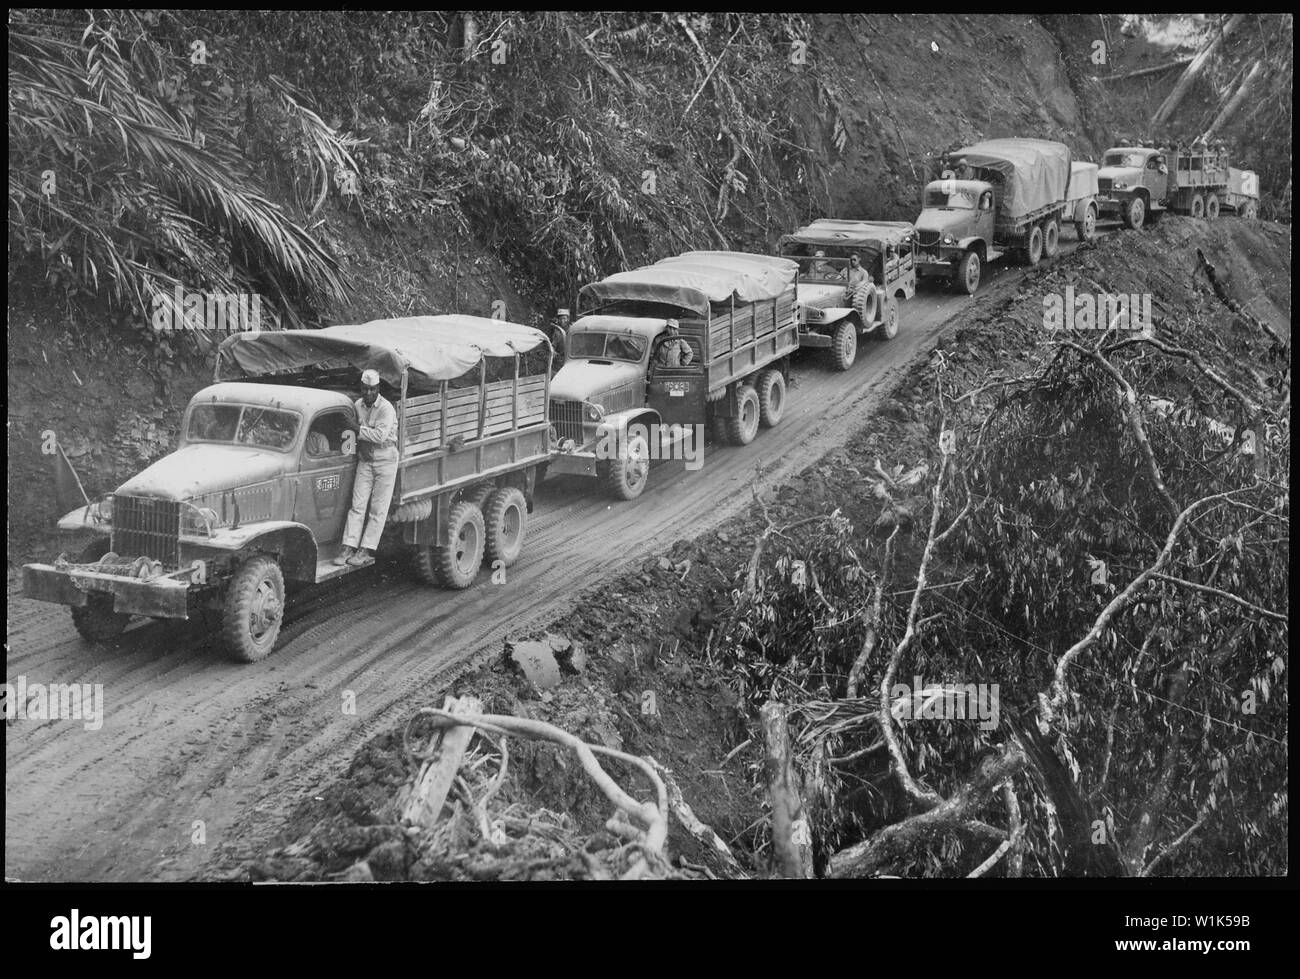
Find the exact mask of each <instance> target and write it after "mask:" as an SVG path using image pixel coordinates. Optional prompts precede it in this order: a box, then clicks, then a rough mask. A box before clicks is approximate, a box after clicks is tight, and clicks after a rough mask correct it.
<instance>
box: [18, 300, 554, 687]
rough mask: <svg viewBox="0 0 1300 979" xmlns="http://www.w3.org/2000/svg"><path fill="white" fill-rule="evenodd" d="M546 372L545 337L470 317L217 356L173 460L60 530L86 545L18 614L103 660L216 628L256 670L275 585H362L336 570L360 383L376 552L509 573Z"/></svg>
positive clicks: (46, 570)
mask: <svg viewBox="0 0 1300 979" xmlns="http://www.w3.org/2000/svg"><path fill="white" fill-rule="evenodd" d="M550 364H551V346H550V342H549V341H548V340H547V339H546V337H545V335H544V334H542V333H541V332H539V331H537V330H534V329H531V328H529V327H526V326H518V325H516V324H513V323H506V322H501V321H498V320H490V319H483V318H481V317H475V316H415V317H407V318H403V319H390V320H376V321H373V322H370V323H365V324H362V325H359V326H333V327H328V328H326V329H321V330H287V331H283V332H251V333H240V334H236V335H234V336H232V337H229V338H228V339H227V340H225V341H224V342H223V343H222V345H221V347H220V348H219V349H218V352H217V362H216V370H215V377H214V380H215V383H214V384H212V385H210V386H209V387H206V388H204V389H203V390H201V391H199V392H198V394H196V395H194V397H193V398H192V399H191V401H190V403H189V407H188V408H187V409H186V411H185V416H184V419H183V421H182V423H181V438H180V446H179V447H178V448H177V449H176V451H175V452H173V453H171V454H170V455H168V456H165V457H164V458H162V459H160V460H159V461H158V462H156V463H154V464H153V465H152V466H150V467H148V468H147V469H145V470H144V471H143V472H141V473H140V474H139V475H136V476H134V477H132V478H131V479H129V480H127V481H126V482H125V483H123V484H122V485H121V486H119V487H118V488H117V490H116V491H115V492H114V493H112V494H111V495H110V496H108V497H106V498H104V499H102V500H100V501H98V502H96V503H92V504H88V505H87V506H84V507H81V508H79V509H77V510H74V511H73V512H71V513H69V514H67V515H66V516H64V517H63V518H62V519H61V520H60V521H59V528H60V529H61V530H64V531H68V532H76V533H84V532H87V531H89V532H90V533H92V534H93V535H95V536H96V538H97V539H96V540H95V542H94V543H92V544H91V545H90V546H89V547H88V548H87V549H86V550H85V551H84V552H83V553H82V554H81V555H80V556H78V557H76V558H75V559H69V558H68V557H67V556H65V555H60V557H59V558H58V559H57V560H56V561H55V562H54V563H53V564H29V565H27V566H25V567H24V568H23V591H24V594H25V595H26V596H27V597H29V598H34V599H38V600H41V601H46V602H55V603H58V604H62V605H67V606H70V607H71V610H72V621H73V624H74V625H75V626H76V628H77V631H78V632H80V633H81V635H82V636H83V637H85V638H86V639H90V640H96V641H98V640H105V639H111V638H113V637H115V636H118V635H120V634H121V633H122V632H123V631H124V630H125V629H126V627H127V625H128V623H129V622H130V620H131V618H132V616H149V617H152V618H156V619H188V618H191V617H192V616H196V615H201V614H206V613H212V614H213V615H215V616H217V617H218V618H219V620H220V631H221V637H222V640H223V642H224V645H225V648H226V649H227V651H228V652H229V654H230V655H231V656H232V657H233V658H234V659H236V660H240V661H243V662H254V661H256V660H260V659H263V658H264V657H266V656H267V655H269V654H270V653H271V651H272V650H273V649H274V648H275V645H276V641H277V639H278V638H279V634H280V627H281V624H282V622H283V619H284V608H285V585H286V582H297V583H302V584H308V585H311V584H317V583H320V582H324V581H327V580H329V579H331V578H337V577H340V576H341V575H345V574H350V573H353V572H355V571H357V570H359V568H358V567H354V566H349V565H343V566H339V565H335V564H334V563H333V558H334V557H335V556H337V554H338V553H339V550H340V545H341V541H342V536H343V525H344V521H345V520H346V518H347V512H348V509H349V506H350V504H351V500H352V483H353V478H354V475H355V472H356V462H357V456H356V447H357V431H358V420H357V415H356V409H355V407H354V399H355V397H356V394H357V392H358V390H359V382H360V375H361V372H362V371H364V370H367V369H373V370H375V371H377V372H378V373H379V376H380V379H381V385H382V386H381V393H382V394H383V396H384V397H385V398H387V399H389V400H390V401H392V402H393V404H394V406H395V408H396V409H397V418H398V434H397V447H398V452H399V461H398V469H397V484H396V488H395V490H394V492H393V501H392V506H391V510H390V512H389V517H388V523H387V525H386V526H385V532H384V536H385V538H386V540H387V541H388V542H394V543H397V544H398V545H399V546H404V547H405V548H406V549H407V550H408V551H409V552H410V554H411V559H412V567H413V570H414V573H415V575H416V576H417V577H418V578H420V579H421V580H423V581H425V582H428V583H430V584H438V585H442V586H445V587H450V588H465V587H468V586H469V585H470V584H471V583H472V582H473V581H474V578H475V575H476V574H477V572H478V570H479V567H480V565H481V564H482V563H483V561H484V559H485V558H486V559H488V560H490V561H492V562H501V563H502V564H503V565H510V564H512V563H513V562H514V561H515V560H516V559H517V558H518V557H519V554H520V551H521V550H522V547H523V541H524V534H525V532H526V528H527V520H528V513H529V512H530V511H531V509H532V497H533V489H534V486H535V484H536V481H537V475H538V470H539V469H540V468H542V467H544V466H545V464H546V462H547V458H548V455H549V451H550V450H549V444H548V432H547V424H548V423H547V419H546V403H547V395H548V388H549V378H550ZM366 563H373V559H371V560H370V561H367V562H366ZM362 566H364V565H362Z"/></svg>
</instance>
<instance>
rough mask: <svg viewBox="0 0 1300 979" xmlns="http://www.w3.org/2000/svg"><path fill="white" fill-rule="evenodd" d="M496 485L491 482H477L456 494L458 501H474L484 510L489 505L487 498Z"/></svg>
mask: <svg viewBox="0 0 1300 979" xmlns="http://www.w3.org/2000/svg"><path fill="white" fill-rule="evenodd" d="M494 489H496V487H495V486H494V485H493V484H491V483H476V484H475V485H473V486H470V487H468V488H466V489H463V490H461V491H460V492H459V493H457V494H456V502H457V503H461V502H465V503H473V504H474V505H475V506H476V507H478V508H479V509H480V510H482V509H483V508H484V507H485V506H486V505H487V498H488V497H489V496H491V495H492V491H493V490H494Z"/></svg>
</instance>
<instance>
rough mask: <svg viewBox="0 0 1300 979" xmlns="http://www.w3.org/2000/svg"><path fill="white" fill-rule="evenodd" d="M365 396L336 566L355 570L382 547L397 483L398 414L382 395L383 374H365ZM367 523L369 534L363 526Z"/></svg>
mask: <svg viewBox="0 0 1300 979" xmlns="http://www.w3.org/2000/svg"><path fill="white" fill-rule="evenodd" d="M361 391H362V394H361V397H360V398H358V399H357V401H356V409H357V420H358V421H359V422H360V428H359V430H358V432H357V476H356V480H355V481H354V482H353V484H352V507H351V509H349V510H348V522H347V525H346V526H345V527H344V529H343V550H342V551H340V552H339V556H338V557H336V558H335V559H334V563H335V564H350V565H353V566H354V567H356V566H360V565H362V564H365V563H366V552H367V551H369V552H371V553H372V554H373V553H374V551H375V548H377V547H378V546H379V535H380V534H382V533H383V532H384V524H385V523H386V522H387V520H388V504H389V503H391V502H392V499H393V486H394V485H395V484H396V482H397V411H396V409H395V408H393V406H392V404H391V403H390V402H389V401H388V400H387V399H386V398H384V397H383V396H382V395H381V394H380V393H379V372H378V371H374V370H367V371H365V372H364V373H363V374H362V375H361ZM363 521H364V522H365V533H364V534H362V531H361V525H362V522H363Z"/></svg>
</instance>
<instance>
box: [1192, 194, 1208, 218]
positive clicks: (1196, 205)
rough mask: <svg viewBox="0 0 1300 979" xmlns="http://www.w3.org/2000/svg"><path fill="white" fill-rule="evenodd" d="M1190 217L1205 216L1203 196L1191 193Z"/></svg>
mask: <svg viewBox="0 0 1300 979" xmlns="http://www.w3.org/2000/svg"><path fill="white" fill-rule="evenodd" d="M1192 217H1194V218H1203V217H1205V198H1204V197H1202V196H1201V195H1200V194H1193V195H1192Z"/></svg>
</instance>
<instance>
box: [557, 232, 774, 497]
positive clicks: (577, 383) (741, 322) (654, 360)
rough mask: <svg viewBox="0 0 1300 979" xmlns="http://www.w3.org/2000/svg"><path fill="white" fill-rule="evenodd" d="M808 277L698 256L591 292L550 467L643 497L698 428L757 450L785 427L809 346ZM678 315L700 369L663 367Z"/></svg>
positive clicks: (566, 379) (578, 328)
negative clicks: (795, 367)
mask: <svg viewBox="0 0 1300 979" xmlns="http://www.w3.org/2000/svg"><path fill="white" fill-rule="evenodd" d="M797 270H798V265H797V264H796V263H795V262H793V261H790V260H789V259H784V258H778V257H775V256H770V255H753V254H749V253H747V252H727V251H717V252H687V253H686V254H684V255H678V256H676V257H674V258H667V259H664V260H663V261H661V262H658V263H656V264H654V265H648V266H645V267H644V268H639V269H632V270H630V271H627V272H619V273H616V274H615V275H611V276H609V277H608V278H605V279H602V280H601V281H599V282H593V283H590V284H589V285H586V286H583V288H582V289H581V290H580V292H579V296H578V309H579V313H580V314H582V315H580V318H579V319H578V320H577V321H576V322H575V323H574V324H573V326H572V328H571V329H570V331H569V336H568V357H567V359H566V360H565V363H564V366H563V367H562V368H560V370H559V371H558V372H557V373H556V375H555V377H554V379H553V380H552V381H551V407H550V413H551V415H550V417H551V426H552V435H553V438H554V440H555V445H556V454H555V455H554V457H553V458H552V460H551V464H550V467H549V472H550V473H552V474H569V475H580V476H591V477H595V478H597V479H599V480H600V481H601V482H602V483H603V484H604V485H605V487H606V489H607V490H608V491H609V492H610V493H611V494H612V495H613V496H614V497H616V498H618V499H622V500H631V499H635V498H636V497H638V496H640V495H641V493H642V491H643V490H644V489H645V486H646V482H647V480H648V479H649V475H650V463H651V461H652V458H658V459H663V458H669V457H670V456H671V453H672V449H673V445H674V443H676V442H680V441H682V440H684V439H687V438H692V439H697V438H698V434H697V433H698V432H699V431H701V429H700V428H699V427H698V426H705V425H713V426H715V431H717V432H718V433H719V434H721V435H723V436H725V437H726V439H727V440H728V441H729V442H731V443H732V444H734V445H747V444H748V443H750V442H752V441H753V440H754V437H755V436H756V435H757V434H758V430H759V427H760V426H764V427H771V426H773V425H776V424H777V423H778V422H779V421H780V420H781V416H782V414H783V413H784V411H785V398H786V382H787V380H788V378H789V372H790V355H791V354H792V353H794V351H795V350H796V349H798V347H799V325H798V320H797V317H796V314H795V306H796V302H795V299H796V289H797V286H796V282H795V275H796V272H797ZM670 320H676V322H677V324H678V329H677V336H678V337H679V338H680V339H681V340H684V341H685V342H686V343H687V344H689V346H690V349H691V355H692V356H691V359H690V362H689V363H688V364H685V365H682V366H664V365H663V364H661V363H660V362H659V358H658V356H657V354H658V352H659V349H660V347H661V346H662V345H663V344H665V343H667V342H670V341H671V340H672V339H673V338H672V337H671V336H670V335H669V321H670ZM651 439H654V440H655V445H653V446H652V445H651V444H650V440H651ZM611 447H612V451H610V448H611ZM699 447H700V446H699V445H698V444H697V445H696V446H695V447H694V448H695V450H696V451H698V449H699Z"/></svg>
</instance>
